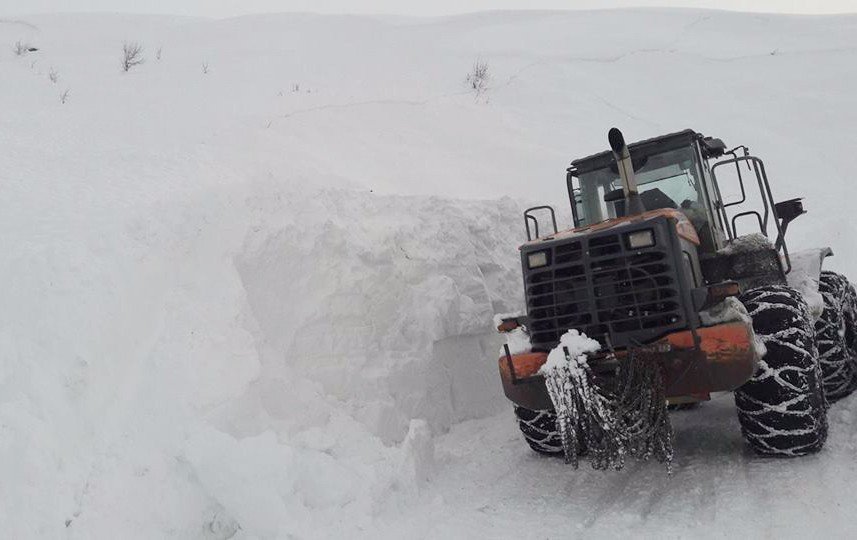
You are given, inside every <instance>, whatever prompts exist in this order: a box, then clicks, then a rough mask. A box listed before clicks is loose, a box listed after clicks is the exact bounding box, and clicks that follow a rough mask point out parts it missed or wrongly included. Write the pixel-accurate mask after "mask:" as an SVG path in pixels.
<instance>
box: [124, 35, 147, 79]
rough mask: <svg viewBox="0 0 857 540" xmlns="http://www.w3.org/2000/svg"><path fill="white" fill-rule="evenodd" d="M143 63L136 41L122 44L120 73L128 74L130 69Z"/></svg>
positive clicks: (141, 48)
mask: <svg viewBox="0 0 857 540" xmlns="http://www.w3.org/2000/svg"><path fill="white" fill-rule="evenodd" d="M143 61H144V59H143V46H142V45H140V44H139V43H138V42H136V41H126V42H125V43H123V44H122V71H125V72H128V71H129V70H130V69H131V68H132V67H134V66H139V65H140V64H142V63H143Z"/></svg>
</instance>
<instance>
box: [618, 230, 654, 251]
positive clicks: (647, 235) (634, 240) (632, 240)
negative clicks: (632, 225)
mask: <svg viewBox="0 0 857 540" xmlns="http://www.w3.org/2000/svg"><path fill="white" fill-rule="evenodd" d="M625 238H627V239H628V247H629V248H631V249H640V248H647V247H652V246H654V245H655V233H654V232H652V229H646V230H645V231H636V232H632V233H628V234H626V235H625Z"/></svg>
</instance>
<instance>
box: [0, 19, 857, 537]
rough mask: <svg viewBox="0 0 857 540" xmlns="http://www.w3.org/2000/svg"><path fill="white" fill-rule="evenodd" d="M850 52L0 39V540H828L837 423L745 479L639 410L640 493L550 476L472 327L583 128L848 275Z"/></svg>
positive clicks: (623, 44)
mask: <svg viewBox="0 0 857 540" xmlns="http://www.w3.org/2000/svg"><path fill="white" fill-rule="evenodd" d="M855 31H857V17H852V16H839V17H785V16H768V15H758V14H729V13H721V12H708V11H691V10H680V11H679V10H676V11H669V10H640V11H594V12H573V13H543V12H519V13H482V14H474V15H467V16H459V17H449V18H436V19H405V18H381V17H350V16H314V15H270V16H252V17H241V18H235V19H227V20H210V19H194V18H173V17H154V16H131V15H122V16H120V15H54V16H47V15H43V16H32V17H23V18H20V19H15V20H12V19H0V81H2V84H0V108H2V111H3V114H2V115H0V182H2V191H3V194H2V197H0V239H2V246H3V256H2V259H0V261H2V262H1V263H0V279H2V283H3V287H2V291H3V292H2V302H0V305H2V308H0V475H2V478H3V481H2V482H0V524H2V531H3V536H5V537H9V538H165V537H172V538H207V539H213V538H220V539H225V538H293V537H297V538H319V537H320V538H324V537H340V538H342V537H372V538H377V537H397V538H401V537H430V538H463V537H550V536H558V537H573V536H586V537H593V536H595V537H598V536H609V537H615V536H617V535H619V536H625V535H643V536H652V535H658V536H678V535H686V534H688V533H689V532H691V531H693V533H694V535H695V536H700V537H722V536H728V535H739V534H740V535H750V536H770V537H781V536H794V535H805V536H808V535H818V534H827V535H833V536H837V535H838V536H845V535H847V534H848V533H850V532H851V528H852V522H853V515H854V513H855V511H857V502H855V499H854V497H852V496H850V493H851V491H852V489H853V484H854V482H855V481H857V461H855V460H854V452H855V450H856V449H857V431H855V421H854V415H855V412H857V401H855V398H850V399H847V400H844V401H842V402H839V403H837V404H836V405H835V406H834V408H833V409H832V410H831V413H830V421H831V426H830V431H831V435H830V440H829V442H828V444H827V447H826V448H825V450H824V451H823V452H821V453H820V454H818V455H817V456H812V457H809V458H804V459H801V460H799V461H798V460H794V461H780V460H776V461H769V460H762V459H758V458H755V457H753V456H751V455H750V454H749V453H747V451H746V450H745V449H744V447H743V445H742V443H741V438H740V433H739V430H738V426H737V420H736V419H735V413H734V406H733V404H732V398H731V397H730V396H728V395H724V396H716V397H715V399H714V400H713V401H712V402H711V403H709V404H706V405H704V406H703V407H702V408H701V409H700V410H698V411H694V412H692V413H690V412H689V413H681V414H677V415H675V417H674V418H673V419H672V424H673V428H674V430H675V446H676V456H677V459H676V462H675V463H674V474H673V476H672V477H667V475H666V474H665V472H664V470H663V468H662V467H661V466H658V464H656V463H649V464H646V463H643V464H634V465H633V466H630V467H628V468H627V469H626V470H625V471H622V472H619V473H599V472H593V471H590V470H588V469H581V470H579V471H573V470H571V469H570V468H568V467H566V466H564V465H563V464H562V461H561V460H550V459H543V458H540V457H539V456H537V455H534V454H533V453H531V452H530V451H529V449H528V448H527V447H526V445H525V444H524V443H523V442H522V441H521V440H520V436H519V434H518V432H517V429H516V426H515V424H514V421H513V419H512V416H511V406H510V405H509V404H508V403H507V402H506V400H505V398H504V397H503V394H502V390H501V388H500V383H499V380H498V377H497V373H496V369H497V368H496V361H497V351H498V350H499V348H500V345H501V343H502V341H501V338H500V337H499V336H497V335H496V334H495V333H494V332H493V329H492V318H493V317H494V315H496V314H500V313H509V312H514V311H520V310H521V308H522V306H521V303H522V297H523V294H522V291H521V285H520V267H519V264H520V263H519V258H518V253H517V251H516V248H517V245H518V244H519V243H520V242H521V241H522V240H523V237H524V232H523V220H522V218H521V211H522V209H523V208H524V207H526V206H528V205H529V203H531V202H533V203H535V202H549V203H554V204H556V205H557V206H558V208H559V209H560V215H561V216H564V217H563V219H562V222H563V223H562V225H567V224H568V221H569V218H568V211H567V201H565V184H564V178H565V175H564V169H565V167H566V166H567V164H568V163H569V161H570V160H571V159H572V158H575V157H580V156H584V155H587V154H590V153H593V152H596V151H600V150H603V149H605V147H606V139H605V134H606V130H607V129H608V128H609V127H611V126H613V125H616V126H620V127H621V128H622V129H623V131H624V132H625V134H626V135H627V136H628V137H629V138H630V139H642V138H646V137H650V136H654V135H658V134H661V133H666V132H670V131H677V130H679V129H683V128H686V127H692V128H694V129H697V130H700V131H702V132H704V133H705V134H707V135H713V136H717V137H721V138H723V139H724V140H725V141H726V142H727V144H729V145H738V144H748V145H750V146H751V148H752V149H753V150H754V152H755V153H757V154H759V155H761V156H762V157H763V158H765V159H766V161H767V165H768V167H767V168H768V174H769V176H770V178H771V180H772V183H773V190H774V194H775V196H776V197H777V198H778V199H787V198H792V197H797V196H803V197H805V201H804V203H805V206H806V208H807V209H808V210H809V212H810V214H809V216H808V217H802V218H800V219H799V220H798V221H796V222H795V223H794V224H793V225H792V226H791V228H790V232H789V240H790V247H791V248H792V249H794V250H799V249H801V248H807V247H814V246H817V245H818V244H819V243H820V242H822V243H824V244H825V245H829V246H830V247H832V249H833V251H834V253H835V255H836V256H835V257H834V258H833V259H831V260H830V261H829V266H830V267H831V268H833V269H836V270H839V271H843V272H844V273H846V274H850V275H851V276H852V277H853V276H855V275H857V251H855V250H853V249H852V242H853V238H854V237H855V234H854V233H855V225H854V222H853V219H852V217H851V212H850V205H849V204H848V203H847V201H850V200H853V199H854V198H855V195H857V184H855V183H854V182H853V181H852V179H851V176H852V173H851V169H852V163H851V161H852V160H851V156H850V153H849V152H848V151H847V149H850V148H853V147H855V145H857V131H855V130H854V125H855V123H857V112H855V111H857V94H855V92H854V88H855V83H857V76H855V75H854V72H853V69H852V66H853V65H854V63H855V55H856V54H857V42H855V37H854V36H855V35H857V32H855ZM134 42H136V43H139V44H140V45H141V47H142V53H141V54H142V56H141V58H140V59H142V60H143V62H142V63H139V64H136V65H133V67H130V69H129V70H128V71H127V72H125V71H123V68H122V60H123V58H122V51H123V43H134ZM30 49H36V50H30ZM483 65H484V66H487V69H485V70H483V71H484V73H483V77H481V78H480V79H479V83H478V84H475V85H474V84H473V80H474V79H473V72H474V68H475V67H477V68H478V67H480V66H483ZM476 71H480V70H478V69H477V70H476ZM468 74H471V77H470V78H469V79H468ZM748 232H749V231H748Z"/></svg>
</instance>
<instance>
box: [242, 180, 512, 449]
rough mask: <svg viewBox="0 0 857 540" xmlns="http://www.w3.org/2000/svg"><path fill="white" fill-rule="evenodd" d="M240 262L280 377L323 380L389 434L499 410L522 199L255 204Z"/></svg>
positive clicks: (335, 197) (356, 198) (316, 199)
mask: <svg viewBox="0 0 857 540" xmlns="http://www.w3.org/2000/svg"><path fill="white" fill-rule="evenodd" d="M251 204H259V207H258V208H256V209H255V210H256V211H257V212H258V214H257V217H256V219H257V220H258V225H254V226H251V232H250V233H249V234H248V237H247V240H246V241H245V244H244V247H243V250H242V252H241V253H240V254H239V255H238V256H237V257H236V260H235V264H236V267H237V268H238V270H239V273H240V275H241V279H242V283H243V285H244V287H245V289H246V291H247V297H248V301H249V306H250V312H251V313H252V315H253V317H254V318H255V320H256V321H257V322H258V324H259V331H260V335H259V339H260V340H261V342H262V343H263V344H264V346H265V348H266V351H267V353H268V354H269V357H268V364H267V367H268V368H270V370H271V372H272V373H276V372H278V370H279V369H280V368H281V367H286V368H288V369H292V370H294V371H295V372H296V373H299V374H301V375H303V376H306V377H308V378H311V379H312V380H315V381H318V382H319V383H321V384H322V386H323V388H324V390H325V391H326V392H327V393H328V394H330V395H332V396H335V397H337V398H339V399H341V400H342V401H343V402H345V403H347V404H348V407H350V408H351V409H352V412H353V413H354V414H356V416H357V417H358V418H360V419H361V420H363V421H364V422H366V423H367V425H369V426H370V428H371V429H372V430H373V431H374V432H375V433H376V434H378V435H379V436H381V437H382V438H383V439H384V440H386V441H388V442H390V441H395V440H400V439H401V437H402V436H403V435H404V433H405V430H406V429H407V425H408V422H409V420H410V419H411V418H424V419H426V420H428V421H429V424H430V425H431V426H432V428H433V429H434V430H435V431H436V432H440V431H443V430H445V429H446V428H448V427H449V425H450V424H451V423H452V422H456V421H460V420H464V419H466V418H472V417H475V416H482V415H485V414H487V413H490V412H495V411H496V410H497V406H498V405H499V404H500V403H502V399H501V396H499V395H498V392H497V391H496V381H495V380H494V377H493V375H494V369H495V367H494V362H493V360H492V357H493V356H494V354H495V351H496V350H497V346H496V344H497V342H498V341H499V339H498V337H497V336H496V333H494V332H492V330H491V326H492V324H491V320H492V317H493V315H494V313H495V312H497V311H500V312H502V311H508V309H510V308H517V307H518V306H519V300H518V299H517V296H518V295H517V294H516V291H517V286H518V281H519V279H520V278H519V268H518V265H519V262H518V259H517V256H516V252H515V250H514V248H512V249H510V242H511V243H512V244H514V242H515V241H516V239H519V238H520V236H521V230H520V225H519V223H518V216H519V215H520V209H519V207H518V206H517V205H516V204H514V203H513V202H512V201H511V200H508V199H507V200H501V201H496V202H453V201H450V200H446V199H441V198H419V197H384V196H378V195H374V194H372V193H353V192H336V191H327V192H320V193H318V194H316V195H313V196H312V197H306V196H299V195H298V194H292V195H286V196H284V197H279V198H276V199H268V200H267V201H262V200H258V199H257V200H255V201H251Z"/></svg>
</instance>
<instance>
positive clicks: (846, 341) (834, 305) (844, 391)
mask: <svg viewBox="0 0 857 540" xmlns="http://www.w3.org/2000/svg"><path fill="white" fill-rule="evenodd" d="M818 291H819V292H820V293H821V296H822V297H823V298H824V311H823V312H822V314H821V317H820V318H819V319H818V321H816V323H815V335H816V341H817V343H818V358H819V362H820V363H821V372H822V376H823V381H824V393H825V395H826V396H827V399H829V400H831V401H835V400H838V399H842V398H844V397H845V396H847V395H849V394H851V393H852V392H853V391H854V389H855V385H857V363H855V362H857V360H855V352H854V345H855V343H854V341H855V337H854V334H855V332H854V325H855V309H857V295H855V292H854V287H853V286H852V285H851V283H849V282H848V279H847V278H845V276H842V275H840V274H836V273H834V272H822V273H821V279H820V280H819V285H818Z"/></svg>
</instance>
